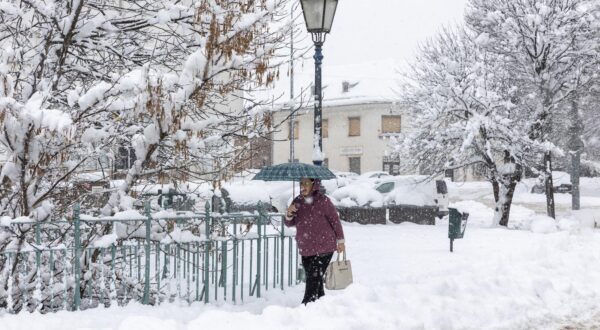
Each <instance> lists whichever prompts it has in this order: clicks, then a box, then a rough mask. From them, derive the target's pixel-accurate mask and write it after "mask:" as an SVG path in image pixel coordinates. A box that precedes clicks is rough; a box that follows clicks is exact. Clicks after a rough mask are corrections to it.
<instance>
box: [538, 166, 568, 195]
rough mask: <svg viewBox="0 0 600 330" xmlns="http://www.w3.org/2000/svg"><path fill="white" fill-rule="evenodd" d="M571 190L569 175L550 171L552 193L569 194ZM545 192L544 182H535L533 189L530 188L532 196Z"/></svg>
mask: <svg viewBox="0 0 600 330" xmlns="http://www.w3.org/2000/svg"><path fill="white" fill-rule="evenodd" d="M572 190H573V185H572V184H571V176H570V175H569V173H566V172H561V171H552V191H553V192H555V193H561V194H570V193H571V192H572ZM545 192H546V187H545V186H544V182H543V181H541V180H536V182H535V184H534V185H533V187H531V193H532V194H543V193H545Z"/></svg>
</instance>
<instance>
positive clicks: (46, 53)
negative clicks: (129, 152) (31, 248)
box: [0, 0, 290, 299]
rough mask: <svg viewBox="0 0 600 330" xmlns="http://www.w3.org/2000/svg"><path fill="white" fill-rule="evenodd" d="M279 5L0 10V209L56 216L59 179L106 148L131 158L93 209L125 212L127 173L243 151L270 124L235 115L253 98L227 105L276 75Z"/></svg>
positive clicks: (145, 1) (63, 208)
mask: <svg viewBox="0 0 600 330" xmlns="http://www.w3.org/2000/svg"><path fill="white" fill-rule="evenodd" d="M286 2H287V1H286V0H259V1H250V2H248V1H235V0H188V1H179V0H123V1H117V0H107V1H92V0H65V1H52V0H50V1H48V0H44V1H42V0H27V1H26V0H12V1H4V2H1V3H0V47H1V49H2V52H0V125H2V132H3V134H2V135H1V136H0V143H1V144H2V147H3V149H5V150H7V152H8V155H7V156H8V157H7V158H8V162H7V163H6V164H4V165H3V167H2V171H1V174H0V182H1V184H2V188H1V190H0V215H2V216H8V217H10V218H16V217H19V216H27V217H30V218H31V219H34V220H36V221H47V220H49V219H50V218H51V216H52V215H53V214H60V215H62V214H65V213H67V210H68V208H69V207H70V206H71V204H72V203H73V201H64V200H62V199H61V198H60V197H61V195H63V194H64V192H65V190H66V189H70V186H69V180H70V178H72V177H73V175H74V174H76V172H77V171H78V170H79V169H80V168H81V165H82V164H83V163H84V162H86V161H88V160H89V159H95V158H100V157H103V156H109V157H113V155H112V154H113V152H114V150H115V148H116V147H117V146H119V145H128V146H132V147H133V149H134V150H135V155H136V158H137V160H136V161H135V163H134V164H133V165H132V167H131V168H130V169H129V170H128V171H127V173H126V175H125V180H124V183H123V184H122V185H121V186H120V187H119V188H118V189H117V190H116V191H115V192H114V193H113V194H112V195H111V198H110V200H109V202H108V203H107V205H106V207H105V208H104V209H103V212H104V213H105V214H113V213H115V212H117V211H119V210H126V209H129V208H131V207H132V205H133V197H132V195H133V193H132V187H133V186H134V185H135V184H136V183H137V182H138V181H139V180H141V179H147V178H149V177H152V176H157V175H158V174H159V173H164V172H165V171H166V170H171V171H173V172H185V173H184V175H185V174H187V175H190V174H191V175H201V174H203V173H202V166H199V165H202V163H206V162H210V163H214V162H215V159H220V160H223V159H224V160H225V161H227V160H228V159H235V157H236V153H237V152H243V150H244V146H243V145H240V144H238V145H236V144H235V143H234V139H235V138H236V137H252V136H256V135H260V134H263V133H264V132H265V126H268V125H270V123H269V122H268V121H267V122H265V121H263V120H262V119H263V118H262V117H261V115H262V114H260V113H257V112H253V111H249V109H252V108H253V107H255V106H256V103H257V101H255V100H249V99H244V102H237V103H236V98H244V97H245V96H244V95H245V93H244V92H245V91H246V90H247V89H253V88H255V87H257V86H261V85H266V84H270V83H271V82H272V81H273V80H274V79H275V78H276V76H277V74H278V72H277V70H278V69H277V64H278V63H277V62H278V60H277V59H276V58H275V54H276V51H277V49H278V48H279V47H282V46H283V43H284V42H285V40H286V38H287V36H288V29H289V28H290V26H289V25H288V24H285V22H284V20H287V19H288V16H287V13H286V11H285V9H286V7H285V6H286ZM239 104H244V107H241V108H240V107H239V106H238V105H239ZM222 166H223V167H225V166H227V165H222ZM57 206H60V209H59V210H57V209H56V208H57ZM32 228H33V227H32V226H19V227H18V228H17V227H15V228H13V229H14V230H13V231H12V232H11V233H10V234H9V235H0V249H5V248H6V247H7V246H10V248H11V249H17V250H20V249H21V248H22V247H23V246H24V245H26V244H30V243H32V242H33V237H34V235H33V230H32ZM109 231H110V228H109V227H108V226H105V227H104V228H101V229H99V230H97V231H92V232H91V234H90V235H104V234H106V233H108V232H109ZM93 238H94V237H92V236H89V237H84V238H82V241H84V242H92V241H93V240H94V239H93ZM61 240H63V241H64V240H66V238H65V237H62V238H59V239H58V241H61ZM54 242H55V243H56V241H54ZM64 242H65V243H67V244H69V242H68V241H64ZM13 256H14V257H15V258H18V257H17V256H18V254H15V255H13ZM96 256H97V255H96ZM17 263H18V260H12V261H11V264H12V265H15V264H17ZM6 265H7V264H6V259H0V268H2V269H3V274H5V275H7V274H12V275H14V276H17V275H18V274H16V273H15V269H11V270H8V269H6V268H5V267H6ZM34 275H35V274H34ZM34 275H32V274H27V276H26V277H24V278H23V279H26V280H27V281H30V282H33V281H35V278H36V276H34ZM2 279H3V282H2V283H0V284H1V285H2V287H6V283H7V282H6V280H7V277H2ZM21 287H22V288H27V286H21ZM13 294H14V295H16V296H18V294H19V292H16V291H15V292H13ZM42 299H44V298H42Z"/></svg>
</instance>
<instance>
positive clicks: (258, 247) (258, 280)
mask: <svg viewBox="0 0 600 330" xmlns="http://www.w3.org/2000/svg"><path fill="white" fill-rule="evenodd" d="M264 212H265V210H264V206H263V203H262V202H258V218H257V219H256V225H257V226H256V227H257V228H256V229H257V230H258V239H257V241H256V297H257V298H260V283H261V276H260V272H261V271H262V235H263V232H262V227H261V226H262V219H263V216H264Z"/></svg>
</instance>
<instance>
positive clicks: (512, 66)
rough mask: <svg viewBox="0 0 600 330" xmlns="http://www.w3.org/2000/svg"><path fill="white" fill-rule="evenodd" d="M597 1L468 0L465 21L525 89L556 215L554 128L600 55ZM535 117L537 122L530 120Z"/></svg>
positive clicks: (550, 203)
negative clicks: (543, 147)
mask: <svg viewBox="0 0 600 330" xmlns="http://www.w3.org/2000/svg"><path fill="white" fill-rule="evenodd" d="M599 8H600V6H599V4H598V1H594V0H534V1H526V0H515V1H513V0H491V1H490V0H470V1H469V3H468V9H467V14H466V23H467V26H468V28H469V29H471V30H472V31H473V32H474V33H475V34H476V35H477V37H478V38H479V39H482V40H487V43H486V46H485V47H486V49H487V50H488V51H489V52H493V53H495V54H497V55H498V56H500V57H502V59H503V63H505V67H504V70H506V71H509V72H511V74H512V75H514V77H515V78H516V79H518V80H519V81H520V82H519V88H520V89H521V90H522V91H526V95H527V97H526V98H523V101H524V104H526V105H527V107H528V108H529V111H526V112H524V115H523V118H524V119H525V120H528V121H530V122H531V125H530V127H529V129H528V130H529V133H530V135H531V138H533V139H536V140H538V141H541V142H545V143H546V144H547V145H548V148H547V149H546V151H545V152H544V155H543V165H542V166H538V168H539V169H540V170H541V172H542V173H543V174H544V178H545V183H546V196H547V206H548V215H549V216H552V217H554V196H553V191H552V172H551V170H552V166H551V154H552V150H551V149H552V147H553V146H552V143H551V141H552V139H551V136H550V134H551V127H552V125H553V120H558V118H556V116H554V115H555V113H556V107H557V106H558V105H559V104H561V103H562V102H564V101H565V100H566V99H567V98H568V97H570V96H571V94H572V93H573V92H575V91H576V88H577V86H579V87H581V86H582V85H585V84H587V82H585V81H580V83H579V84H576V85H574V84H572V83H571V82H572V81H573V79H574V78H577V77H574V76H576V75H577V72H585V71H586V70H585V68H586V67H588V66H589V65H590V64H591V63H590V58H593V57H594V56H597V54H598V51H599V47H600V46H599V45H600V41H599V39H598V30H599V29H600V26H599V23H598V22H599V19H598V17H600V16H599V15H600V14H599V10H600V9H599ZM530 118H533V120H529V119H530Z"/></svg>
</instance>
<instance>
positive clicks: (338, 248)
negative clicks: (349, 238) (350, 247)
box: [337, 243, 346, 253]
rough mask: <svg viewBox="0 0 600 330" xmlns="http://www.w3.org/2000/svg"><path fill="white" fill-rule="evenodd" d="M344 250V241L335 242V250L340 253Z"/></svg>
mask: <svg viewBox="0 0 600 330" xmlns="http://www.w3.org/2000/svg"><path fill="white" fill-rule="evenodd" d="M345 251H346V245H344V243H337V252H338V253H342V252H345Z"/></svg>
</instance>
